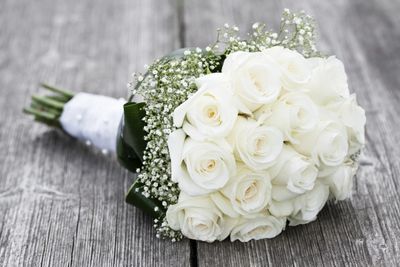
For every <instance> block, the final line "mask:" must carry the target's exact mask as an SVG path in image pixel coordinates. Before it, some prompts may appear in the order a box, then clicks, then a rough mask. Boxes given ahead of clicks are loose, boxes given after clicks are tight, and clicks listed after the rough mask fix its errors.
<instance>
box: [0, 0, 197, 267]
mask: <svg viewBox="0 0 400 267" xmlns="http://www.w3.org/2000/svg"><path fill="white" fill-rule="evenodd" d="M176 13H177V5H176V2H175V1H162V2H160V1H149V0H143V1H131V0H118V1H98V0H96V1H93V0H90V1H89V0H88V1H86V0H84V1H61V0H60V1H55V0H41V1H28V0H17V1H14V0H4V1H1V2H0V25H1V26H0V92H1V96H0V112H1V113H0V148H1V149H0V266H177V265H182V266H185V265H188V264H189V251H190V246H189V242H188V241H184V242H180V243H176V244H172V243H171V242H169V241H161V240H159V239H157V238H156V237H155V232H154V230H153V227H152V220H151V218H149V217H148V216H146V215H144V214H143V213H142V212H140V211H139V210H137V209H135V208H134V207H133V206H130V205H127V204H126V203H125V202H124V194H125V192H126V191H127V188H128V187H129V186H130V184H131V182H132V180H133V177H132V175H130V174H129V173H128V172H126V171H125V170H123V169H122V168H121V167H120V166H119V165H118V163H117V162H116V161H115V160H114V159H112V157H111V156H103V155H102V154H101V153H96V152H94V151H93V150H92V149H91V148H87V147H85V146H84V145H81V144H79V143H78V142H77V141H74V140H72V139H71V138H69V137H67V136H66V135H64V134H62V133H60V132H56V131H54V130H51V129H49V128H47V127H45V126H42V125H39V124H36V123H33V121H32V120H31V119H30V118H29V117H28V116H25V115H23V114H22V107H23V106H24V105H27V104H28V103H29V96H30V95H31V94H32V93H35V92H38V87H37V84H38V82H40V81H46V82H49V83H51V84H57V85H59V86H63V87H65V88H69V89H75V90H76V91H80V90H85V91H89V92H95V93H102V94H106V95H111V96H114V97H126V96H127V94H128V92H127V89H126V83H127V81H128V79H129V76H130V74H131V72H133V71H136V70H143V64H145V63H149V62H151V61H152V60H154V59H155V58H156V57H159V56H162V55H164V54H165V53H168V52H170V51H172V50H174V49H176V48H178V47H179V46H180V44H179V38H178V35H179V33H178V29H179V27H178V22H177V19H176V17H177V16H176Z"/></svg>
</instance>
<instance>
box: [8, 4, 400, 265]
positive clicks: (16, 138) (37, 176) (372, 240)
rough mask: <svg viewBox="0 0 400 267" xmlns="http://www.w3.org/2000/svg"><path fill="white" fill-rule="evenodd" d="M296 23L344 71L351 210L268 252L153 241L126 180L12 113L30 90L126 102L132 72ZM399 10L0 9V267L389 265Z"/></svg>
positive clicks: (397, 153)
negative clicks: (354, 153)
mask: <svg viewBox="0 0 400 267" xmlns="http://www.w3.org/2000/svg"><path fill="white" fill-rule="evenodd" d="M284 7H288V8H291V9H293V10H300V9H304V10H306V11H307V12H308V13H310V14H312V15H313V16H314V17H315V18H316V20H317V22H318V24H319V29H320V42H319V47H320V49H321V50H322V51H326V52H327V53H331V54H336V55H337V57H338V58H340V59H341V60H343V61H344V63H345V65H346V68H347V72H348V76H349V83H350V86H351V89H352V90H353V91H355V92H356V93H357V96H358V101H359V103H360V104H361V105H362V106H363V107H364V108H365V109H366V114H367V134H366V137H367V145H366V148H365V150H364V153H363V156H362V162H361V165H362V166H361V168H360V170H359V172H358V174H357V177H356V181H355V187H354V188H355V190H354V193H353V196H352V198H351V199H350V200H347V201H343V202H339V203H337V204H334V203H329V204H328V205H327V206H326V207H325V208H324V209H323V211H322V212H321V214H320V216H319V217H318V220H317V221H315V222H313V223H310V224H308V225H304V226H298V227H291V228H288V229H287V230H286V231H285V232H284V233H283V234H281V235H280V236H278V237H277V238H275V239H272V240H263V241H257V242H256V241H253V242H249V243H245V244H244V243H238V242H235V243H230V242H229V241H224V242H219V243H214V244H207V243H202V242H194V241H188V240H184V241H182V242H179V243H171V242H169V241H163V240H159V239H157V238H155V236H154V234H155V233H154V230H153V228H152V221H151V219H150V218H149V217H147V216H146V215H144V214H143V213H142V212H140V211H138V210H136V209H135V208H134V207H132V206H129V205H127V204H125V203H124V201H123V198H124V193H125V191H126V189H127V188H128V186H129V185H130V183H131V181H132V179H133V177H132V176H131V175H130V174H129V173H128V172H126V171H125V170H123V169H122V168H121V167H119V166H118V164H117V163H116V161H115V160H114V159H113V158H112V157H111V156H103V155H102V154H100V153H96V152H94V151H93V150H92V149H90V148H88V147H85V146H84V145H82V144H79V143H78V142H76V141H74V140H72V139H71V138H69V137H67V136H65V135H63V134H62V133H60V132H57V131H54V130H50V129H48V128H46V127H44V126H42V125H37V124H33V123H32V121H31V120H30V119H29V118H28V117H26V116H24V115H23V114H22V113H21V108H22V106H24V105H26V104H27V103H28V102H29V95H30V94H32V93H35V92H37V91H38V87H37V83H38V82H39V81H47V82H49V83H53V84H57V85H60V86H64V87H66V88H71V89H75V90H85V91H89V92H94V93H102V94H107V95H111V96H115V97H126V95H127V90H126V89H125V88H126V86H125V85H126V82H127V81H128V79H129V75H130V73H131V72H133V71H138V70H142V69H143V67H142V66H143V64H145V63H150V62H151V61H152V60H154V59H155V58H157V57H160V56H162V55H163V54H165V53H167V52H169V51H172V50H174V49H176V48H179V47H182V46H205V45H207V44H208V43H211V42H213V41H214V40H215V36H216V34H215V29H216V28H217V27H220V26H221V25H223V23H225V22H228V23H230V24H236V25H237V26H239V27H240V28H241V29H242V30H243V31H247V30H248V29H249V28H250V27H251V24H252V23H253V22H255V21H263V22H267V23H269V24H270V25H271V26H276V25H277V23H278V19H279V17H280V13H281V11H282V9H283V8H284ZM398 14H400V2H399V1H392V0H367V1H366V0H352V1H345V0H335V1H319V0H309V1H296V0H283V1H280V0H274V1H271V0H270V1H267V0H263V1H261V0H257V1H240V0H230V1H228V0H202V1H195V0H188V1H179V0H169V1H157V0H141V1H139V0H135V1H133V0H116V1H107V0H96V1H95V0H80V1H78V0H75V1H62V0H40V1H29V0H2V1H0V93H1V95H0V266H42V265H43V266H189V265H191V266H207V267H209V266H265V265H270V266H310V265H311V266H316V265H318V266H319V265H326V266H343V265H355V266H394V265H400V197H399V193H400V145H399V144H400V116H399V115H400V75H399V74H400V53H399V51H400V16H399V15H398Z"/></svg>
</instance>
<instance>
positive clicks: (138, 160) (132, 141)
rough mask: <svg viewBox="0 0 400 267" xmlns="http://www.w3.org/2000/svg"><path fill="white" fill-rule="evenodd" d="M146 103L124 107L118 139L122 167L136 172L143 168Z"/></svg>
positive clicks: (118, 153) (118, 154)
mask: <svg viewBox="0 0 400 267" xmlns="http://www.w3.org/2000/svg"><path fill="white" fill-rule="evenodd" d="M144 106H145V104H144V103H134V102H129V103H126V104H125V105H124V116H123V118H122V120H121V123H120V128H119V134H118V137H117V157H118V160H119V162H120V163H121V165H122V166H124V167H125V168H127V169H128V170H130V171H132V172H134V171H135V170H136V169H137V168H139V167H141V166H142V161H143V152H144V150H145V148H146V142H145V141H144V135H145V132H144V126H145V123H144V121H143V117H144V115H145V111H144Z"/></svg>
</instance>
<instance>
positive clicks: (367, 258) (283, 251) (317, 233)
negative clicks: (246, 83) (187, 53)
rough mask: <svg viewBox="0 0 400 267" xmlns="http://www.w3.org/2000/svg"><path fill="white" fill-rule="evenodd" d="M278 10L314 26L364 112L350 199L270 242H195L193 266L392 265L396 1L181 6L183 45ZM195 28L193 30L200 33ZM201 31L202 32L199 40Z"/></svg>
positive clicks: (399, 87)
mask: <svg viewBox="0 0 400 267" xmlns="http://www.w3.org/2000/svg"><path fill="white" fill-rule="evenodd" d="M284 7H288V8H290V9H292V10H298V11H299V10H302V9H304V10H305V11H307V12H308V13H310V14H311V15H313V16H314V17H315V19H316V21H317V23H318V25H319V31H320V38H319V39H320V40H319V47H320V49H321V50H322V51H326V52H327V53H328V54H335V55H337V57H338V58H339V59H341V60H343V61H344V63H345V66H346V68H347V73H348V76H349V84H350V87H351V89H352V90H353V91H354V92H356V93H357V96H358V101H359V103H360V104H361V105H362V106H363V107H364V108H365V110H366V114H367V134H366V135H367V136H366V137H367V145H366V148H365V150H364V152H363V155H362V158H361V167H360V169H359V171H358V174H357V177H356V179H355V186H354V193H353V196H352V198H351V200H348V201H342V202H338V203H337V204H334V203H328V205H327V206H326V207H325V208H324V209H323V210H322V212H321V213H320V215H319V216H318V219H317V220H316V221H315V222H313V223H310V224H307V225H304V226H297V227H289V228H287V229H286V231H284V233H283V234H281V235H280V236H278V237H277V238H274V239H272V240H262V241H253V242H249V243H246V244H243V243H239V242H234V243H230V242H227V241H225V242H222V243H214V244H211V245H210V244H206V243H202V242H198V243H197V255H198V264H199V266H265V265H270V266H321V265H325V266H343V265H352V266H353V265H354V266H396V265H400V197H399V188H400V178H399V173H400V161H399V159H400V157H399V156H400V146H399V145H398V144H399V143H400V117H399V114H400V76H399V73H400V56H399V53H398V51H399V50H400V42H399V41H400V18H399V16H398V14H399V11H400V3H399V2H398V1H389V0H385V1H378V0H369V1H364V0H362V1H361V0H356V1H344V0H343V1H318V0H311V1H295V0H291V1H288V0H285V1H251V3H250V2H246V4H244V2H243V1H239V0H237V1H193V0H192V1H186V2H185V8H184V10H185V12H184V15H185V18H184V21H185V29H186V32H187V33H186V37H187V39H186V43H187V45H188V46H192V45H199V44H200V45H203V46H204V45H207V44H208V43H210V42H213V40H214V39H215V37H214V36H215V35H213V34H210V33H214V32H215V29H216V28H217V27H221V26H222V25H223V24H224V23H225V22H228V23H230V24H236V25H237V26H239V28H240V29H242V30H243V31H244V32H246V31H248V30H249V29H250V27H251V25H252V23H254V22H256V21H262V22H266V23H268V24H269V25H271V26H272V27H275V28H276V26H277V23H279V18H280V13H281V11H282V10H283V8H284ZM200 29H201V30H200ZM200 31H201V33H207V34H199V33H200Z"/></svg>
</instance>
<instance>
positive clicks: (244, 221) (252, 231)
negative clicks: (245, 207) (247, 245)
mask: <svg viewBox="0 0 400 267" xmlns="http://www.w3.org/2000/svg"><path fill="white" fill-rule="evenodd" d="M285 224H286V218H276V217H274V216H271V215H267V214H261V213H259V214H255V215H252V216H251V217H245V218H241V219H240V220H239V222H238V224H237V225H236V226H235V227H234V228H233V229H232V232H231V241H232V242H233V241H235V240H240V241H241V242H248V241H250V240H259V239H264V238H273V237H275V236H277V235H279V234H280V233H281V232H282V230H283V229H284V228H285Z"/></svg>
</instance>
